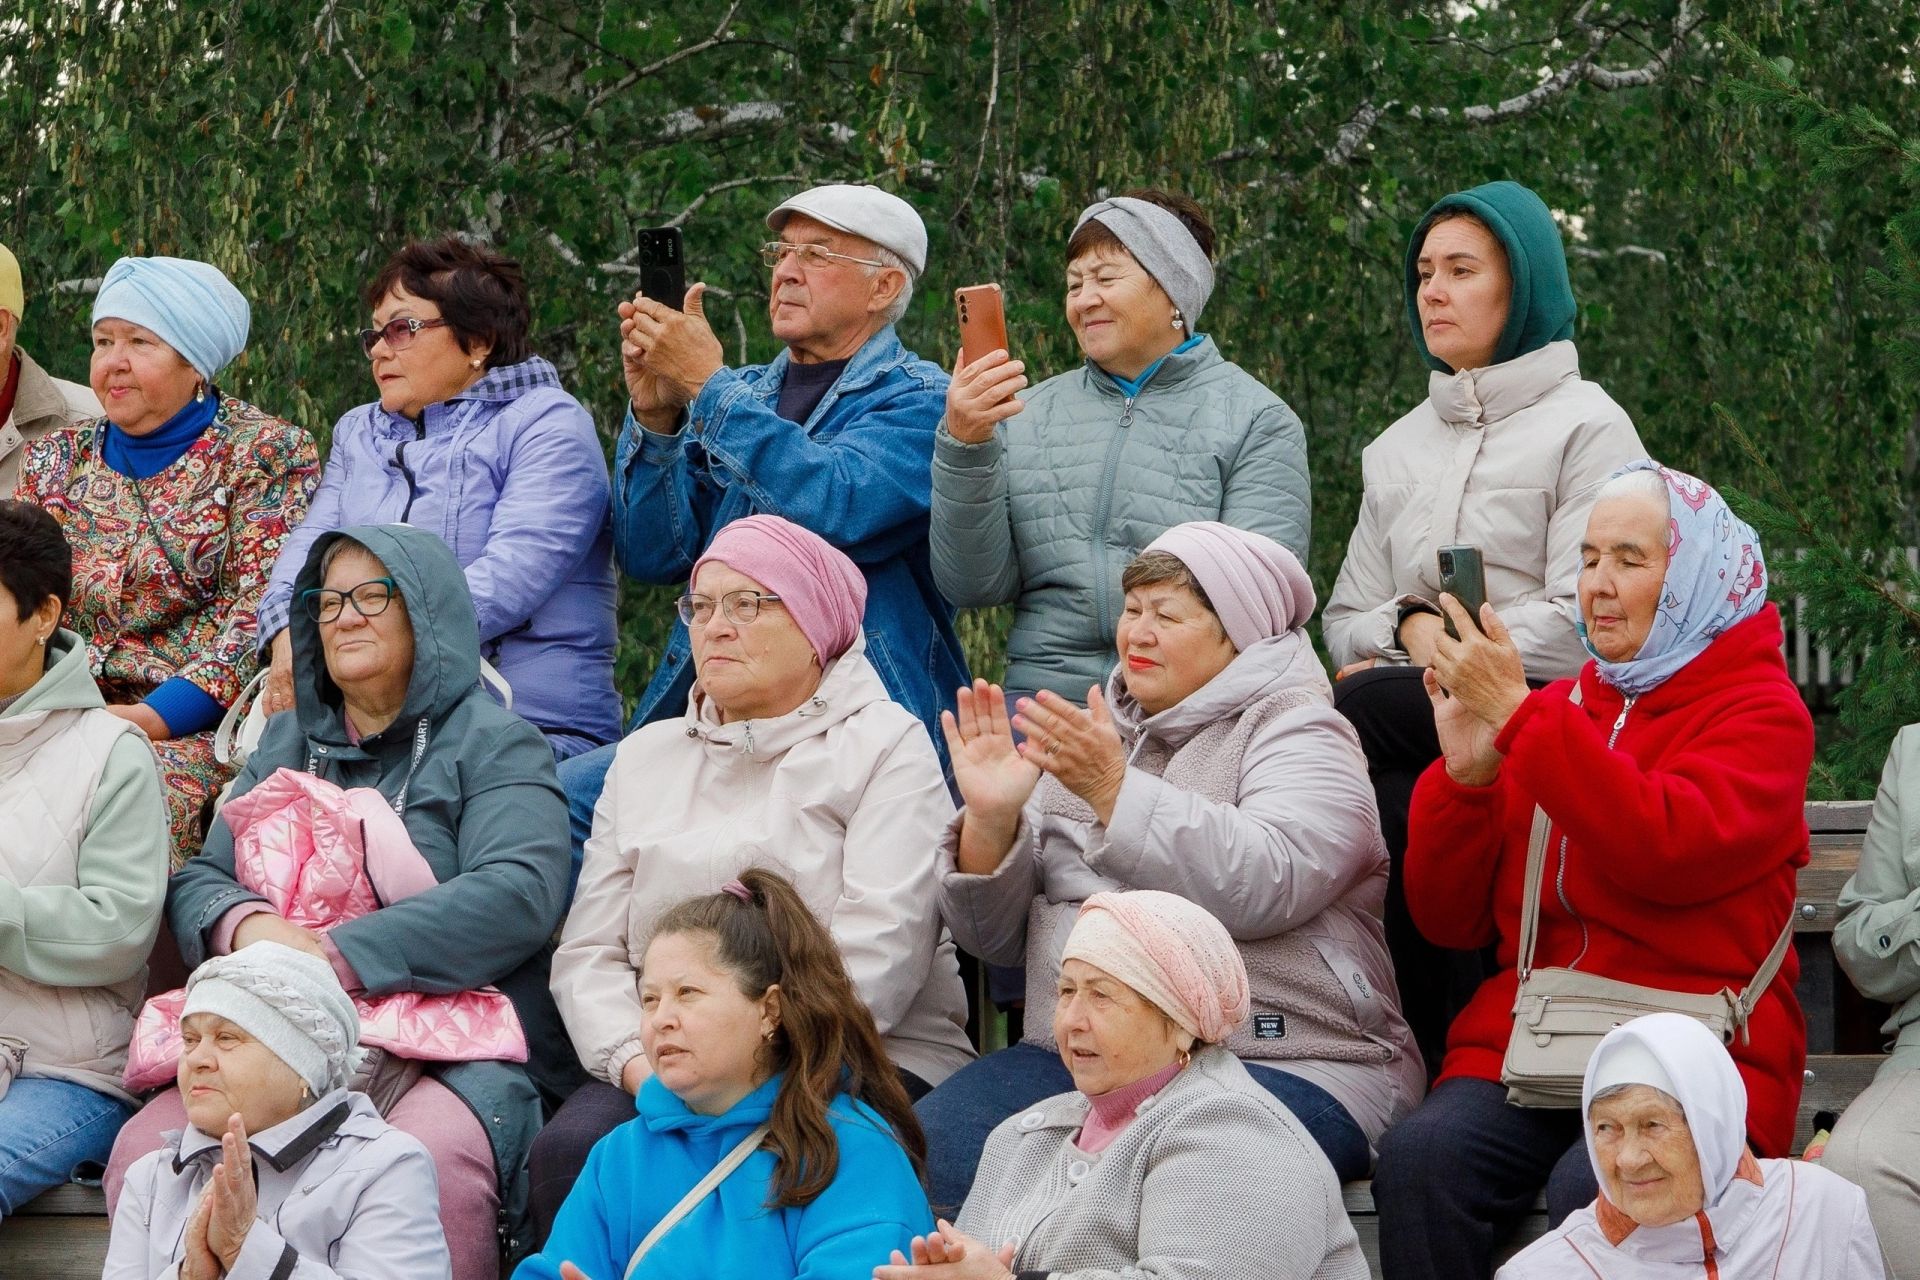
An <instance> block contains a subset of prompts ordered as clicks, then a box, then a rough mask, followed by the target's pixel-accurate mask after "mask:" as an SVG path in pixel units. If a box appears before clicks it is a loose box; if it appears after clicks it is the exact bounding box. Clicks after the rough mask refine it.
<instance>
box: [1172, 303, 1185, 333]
mask: <svg viewBox="0 0 1920 1280" xmlns="http://www.w3.org/2000/svg"><path fill="white" fill-rule="evenodd" d="M1173 327H1174V328H1176V329H1184V328H1186V327H1187V318H1186V317H1185V316H1183V315H1181V314H1180V308H1178V307H1175V308H1174V309H1173Z"/></svg>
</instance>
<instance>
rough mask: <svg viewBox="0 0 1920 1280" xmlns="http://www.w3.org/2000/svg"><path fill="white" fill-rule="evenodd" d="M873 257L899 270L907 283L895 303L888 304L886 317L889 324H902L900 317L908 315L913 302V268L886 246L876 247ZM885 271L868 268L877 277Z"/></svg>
mask: <svg viewBox="0 0 1920 1280" xmlns="http://www.w3.org/2000/svg"><path fill="white" fill-rule="evenodd" d="M868 243H869V244H871V243H872V242H871V241H869V242H868ZM873 256H874V257H876V258H878V259H879V260H880V261H882V262H884V263H886V265H887V266H889V267H893V268H895V269H896V270H898V271H899V272H900V275H901V276H902V278H904V279H905V281H906V283H905V284H903V285H901V286H900V292H899V293H898V294H896V295H894V299H893V301H892V302H890V303H888V304H887V310H886V314H885V317H884V318H885V320H886V322H887V323H888V324H898V323H900V317H901V316H904V315H905V314H907V307H908V306H909V305H910V304H911V303H912V302H913V268H912V267H910V266H908V265H907V260H906V259H905V258H903V257H901V256H900V255H899V254H897V253H895V252H894V251H893V250H891V249H889V248H887V247H886V246H885V245H878V244H876V245H874V246H873ZM884 269H885V268H883V267H870V268H868V270H870V271H871V272H873V274H875V275H878V274H879V273H880V272H881V271H882V270H884Z"/></svg>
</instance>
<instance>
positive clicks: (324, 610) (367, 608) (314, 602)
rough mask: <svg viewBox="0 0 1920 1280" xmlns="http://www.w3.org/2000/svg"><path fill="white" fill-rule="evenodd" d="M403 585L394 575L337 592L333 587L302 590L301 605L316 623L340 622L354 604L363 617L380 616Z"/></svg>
mask: <svg viewBox="0 0 1920 1280" xmlns="http://www.w3.org/2000/svg"><path fill="white" fill-rule="evenodd" d="M399 594H400V586H399V584H398V583H396V582H395V581H394V580H393V579H392V578H373V579H370V580H368V581H366V582H363V583H361V584H360V585H359V586H357V587H348V588H347V589H346V590H345V591H335V590H334V589H333V588H332V587H313V588H310V589H308V590H306V591H302V592H301V593H300V604H301V606H302V607H303V608H304V609H306V611H307V616H308V617H309V618H312V619H313V620H314V621H315V622H337V621H339V620H340V614H341V612H342V611H343V610H344V609H346V607H347V606H348V605H349V604H351V605H352V606H353V610H354V612H355V613H357V614H359V615H360V616H361V617H363V618H377V617H379V616H380V615H381V614H383V613H385V612H386V611H387V606H388V605H390V604H392V603H393V598H394V597H395V596H397V595H399Z"/></svg>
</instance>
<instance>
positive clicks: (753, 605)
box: [673, 589, 780, 627]
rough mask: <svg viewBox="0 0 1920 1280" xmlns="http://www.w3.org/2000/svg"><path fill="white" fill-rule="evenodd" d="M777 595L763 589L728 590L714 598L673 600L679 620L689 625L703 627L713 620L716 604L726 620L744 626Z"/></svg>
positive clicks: (776, 598) (757, 615)
mask: <svg viewBox="0 0 1920 1280" xmlns="http://www.w3.org/2000/svg"><path fill="white" fill-rule="evenodd" d="M779 599H780V597H779V596H776V595H769V594H767V593H766V592H764V591H747V590H744V589H743V590H740V591H729V592H727V594H725V595H723V596H721V597H720V599H719V600H717V601H716V600H715V599H714V598H713V597H712V596H692V595H688V596H681V597H680V598H679V599H678V600H675V601H674V602H673V607H674V609H675V611H677V612H678V613H679V615H680V621H682V622H684V623H686V624H687V625H688V626H690V627H704V626H706V625H707V623H709V622H711V621H712V620H713V606H714V605H715V604H718V605H719V606H720V609H721V611H722V612H723V613H725V614H726V615H727V621H729V622H731V623H733V624H734V625H735V626H737V627H744V626H746V625H747V624H748V623H749V622H752V621H753V620H754V619H755V618H757V617H759V616H760V606H761V605H764V604H767V603H769V602H777V601H778V600H779Z"/></svg>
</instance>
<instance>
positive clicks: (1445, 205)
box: [1406, 181, 1578, 373]
mask: <svg viewBox="0 0 1920 1280" xmlns="http://www.w3.org/2000/svg"><path fill="white" fill-rule="evenodd" d="M1450 210H1462V211H1464V212H1467V213H1470V214H1472V215H1473V216H1474V217H1476V218H1478V219H1479V220H1480V221H1481V222H1483V223H1485V224H1486V226H1487V229H1488V230H1490V231H1492V232H1493V235H1494V238H1495V239H1496V240H1498V241H1499V242H1500V245H1501V247H1502V248H1504V249H1505V250H1506V251H1507V270H1508V272H1509V274H1511V275H1512V277H1513V294H1512V298H1511V301H1510V302H1509V303H1508V305H1507V324H1506V328H1504V329H1502V330H1501V331H1500V341H1499V344H1498V345H1497V346H1495V347H1494V351H1493V363H1494V364H1505V363H1506V362H1507V361H1509V360H1511V359H1513V358H1514V357H1515V356H1523V355H1526V354H1527V353H1528V352H1530V351H1538V350H1539V349H1540V348H1542V347H1544V346H1546V345H1547V344H1548V343H1549V342H1559V341H1562V340H1564V339H1568V338H1571V337H1573V318H1574V313H1575V311H1576V310H1577V309H1578V308H1577V306H1576V304H1575V303H1574V300H1573V285H1572V283H1571V282H1570V281H1569V280H1568V279H1567V252H1566V249H1565V247H1564V246H1563V245H1562V244H1561V242H1560V228H1559V226H1558V225H1557V224H1556V223H1555V222H1554V220H1553V215H1552V214H1551V213H1549V212H1548V211H1547V205H1546V201H1544V200H1542V199H1541V198H1540V197H1539V196H1537V195H1535V194H1534V193H1533V192H1532V191H1530V190H1529V189H1527V188H1526V187H1523V186H1521V185H1520V184H1519V183H1517V182H1506V181H1501V182H1488V183H1484V184H1482V185H1480V186H1477V187H1472V188H1470V189H1468V190H1466V191H1456V192H1454V193H1453V194H1452V195H1450V196H1447V197H1445V198H1444V199H1441V200H1439V201H1437V202H1436V203H1435V204H1434V206H1433V207H1432V208H1431V209H1429V210H1427V212H1426V213H1425V214H1424V215H1423V216H1422V217H1421V219H1420V225H1419V226H1417V227H1415V228H1414V230H1413V238H1412V240H1410V241H1409V242H1408V244H1407V261H1406V273H1407V327H1408V328H1409V329H1411V330H1412V331H1413V345H1414V349H1415V350H1417V351H1419V353H1420V358H1421V359H1423V360H1425V361H1426V362H1427V365H1428V367H1429V368H1432V369H1438V370H1439V371H1440V372H1441V373H1452V372H1453V371H1454V369H1453V366H1452V365H1450V364H1448V363H1447V362H1446V361H1444V360H1442V359H1440V358H1439V357H1438V356H1436V355H1434V354H1433V352H1431V351H1429V350H1427V339H1426V335H1425V334H1424V333H1423V332H1422V330H1421V327H1420V304H1419V296H1420V249H1421V246H1423V245H1424V244H1426V242H1427V232H1428V231H1430V230H1432V229H1433V220H1434V219H1435V218H1436V217H1438V216H1439V215H1440V214H1442V213H1446V212H1448V211H1450Z"/></svg>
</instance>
